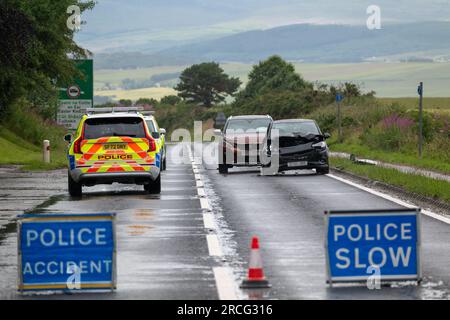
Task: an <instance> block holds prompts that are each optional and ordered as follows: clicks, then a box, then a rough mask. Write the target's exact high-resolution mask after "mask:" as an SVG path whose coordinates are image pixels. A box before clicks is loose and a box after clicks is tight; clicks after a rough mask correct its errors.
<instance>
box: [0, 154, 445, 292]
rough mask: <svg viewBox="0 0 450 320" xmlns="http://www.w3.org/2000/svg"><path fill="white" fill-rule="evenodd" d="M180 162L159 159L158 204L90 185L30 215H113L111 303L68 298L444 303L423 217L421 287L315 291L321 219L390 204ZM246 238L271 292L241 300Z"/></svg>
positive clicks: (308, 175) (312, 180) (2, 233)
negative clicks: (254, 241)
mask: <svg viewBox="0 0 450 320" xmlns="http://www.w3.org/2000/svg"><path fill="white" fill-rule="evenodd" d="M174 148H179V147H175V146H170V148H169V156H170V155H171V154H172V155H173V151H174ZM186 157H187V158H185V160H186V161H185V163H184V164H183V163H175V162H174V161H172V159H171V158H169V162H168V168H167V171H166V172H164V173H163V176H162V193H161V195H160V196H150V195H148V194H145V193H144V192H143V190H142V187H139V186H120V185H113V186H96V187H92V188H86V189H85V190H84V191H86V192H85V196H83V198H82V199H81V200H73V199H71V198H70V197H69V196H68V194H67V193H66V192H63V193H61V192H60V193H59V194H57V195H55V196H53V197H52V198H51V199H50V201H49V200H48V199H47V200H46V201H44V203H43V204H41V205H40V206H38V207H36V208H35V209H34V210H31V212H35V213H39V212H46V213H90V212H116V213H117V230H118V289H117V291H116V293H113V294H109V293H108V294H84V295H82V296H79V295H76V296H75V297H76V298H80V297H82V298H88V299H92V298H94V299H110V298H117V299H218V298H219V297H221V298H224V297H236V298H244V299H246V298H269V299H431V298H437V299H447V298H449V296H450V272H449V267H448V266H450V250H449V249H450V225H448V224H446V223H444V222H440V221H438V220H435V219H432V218H429V217H427V216H423V220H422V232H423V239H422V241H423V274H424V281H423V283H422V285H421V286H416V285H414V284H412V283H409V284H406V285H405V284H397V285H394V286H389V287H382V289H381V290H369V289H367V288H366V287H365V286H360V285H359V286H347V287H342V286H338V287H334V288H329V287H328V286H327V285H326V283H325V257H324V247H323V236H324V218H323V212H324V210H327V209H382V208H398V207H399V205H398V204H396V203H392V202H390V201H387V200H385V199H383V198H380V197H377V196H375V195H373V194H370V193H367V192H365V191H363V190H360V189H358V188H355V187H353V186H350V185H348V184H346V183H343V182H341V181H338V180H336V179H333V178H332V177H330V176H316V175H314V174H312V172H308V171H306V172H300V173H299V174H298V175H295V174H286V175H284V176H276V177H261V176H259V171H255V170H252V169H232V170H230V173H229V174H228V175H221V174H219V173H218V172H217V170H216V166H215V165H214V164H209V165H204V166H202V165H194V166H192V164H191V161H190V159H189V157H188V155H186ZM193 167H194V169H193ZM199 177H201V180H199ZM61 179H64V175H61V176H58V177H56V178H55V179H54V182H53V183H56V184H60V183H61V181H60V180H61ZM203 194H205V195H206V197H203ZM201 199H207V200H208V202H205V200H201ZM205 203H206V204H205ZM208 203H209V205H208ZM208 207H210V208H211V209H212V211H210V210H209V209H208ZM12 209H14V208H8V210H12ZM1 210H2V209H0V211H1ZM252 235H257V236H259V237H260V244H261V253H262V257H263V262H264V267H265V269H264V270H265V273H266V276H267V277H268V280H269V281H270V283H271V284H272V289H270V290H268V291H264V292H258V293H257V295H254V294H253V293H252V296H250V297H249V293H248V292H244V291H240V290H239V289H238V285H239V280H240V279H242V277H243V276H244V275H245V272H246V267H247V263H248V258H249V257H248V255H249V243H250V238H251V236H252ZM15 239H16V230H15V227H14V221H10V223H9V224H6V228H3V229H0V259H1V261H0V299H5V298H20V297H19V296H17V295H16V294H15V285H16V277H17V265H16V261H17V256H16V251H17V247H16V246H17V244H16V240H15ZM216 240H218V241H216ZM72 297H74V296H73V295H72V296H71V295H64V296H59V295H58V296H52V298H72ZM41 298H42V297H41ZM45 298H48V297H45Z"/></svg>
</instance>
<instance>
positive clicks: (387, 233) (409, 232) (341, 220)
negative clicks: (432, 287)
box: [325, 209, 421, 284]
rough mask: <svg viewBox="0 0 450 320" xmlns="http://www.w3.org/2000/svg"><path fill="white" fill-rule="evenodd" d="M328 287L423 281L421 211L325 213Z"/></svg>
mask: <svg viewBox="0 0 450 320" xmlns="http://www.w3.org/2000/svg"><path fill="white" fill-rule="evenodd" d="M325 231H326V235H325V252H326V264H327V280H328V283H330V284H332V283H333V282H352V281H366V280H367V279H368V278H369V277H371V276H372V275H373V274H374V273H375V272H376V271H377V275H379V276H380V278H379V279H380V280H381V281H383V280H391V281H396V280H417V281H420V280H421V268H420V209H393V210H359V211H351V210H349V211H326V212H325Z"/></svg>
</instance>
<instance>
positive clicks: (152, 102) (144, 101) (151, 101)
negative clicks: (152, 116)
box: [136, 98, 158, 106]
mask: <svg viewBox="0 0 450 320" xmlns="http://www.w3.org/2000/svg"><path fill="white" fill-rule="evenodd" d="M136 104H148V105H151V106H156V105H157V104H158V100H156V99H153V98H139V99H138V100H136Z"/></svg>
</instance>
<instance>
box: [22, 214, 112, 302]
mask: <svg viewBox="0 0 450 320" xmlns="http://www.w3.org/2000/svg"><path fill="white" fill-rule="evenodd" d="M17 230H18V232H17V235H18V241H17V243H18V273H19V281H18V291H19V293H22V294H23V293H38V292H42V291H45V292H70V293H74V292H86V291H113V290H115V288H116V236H115V234H116V232H115V214H112V213H98V214H70V215H68V214H67V215H66V214H25V215H21V216H19V219H18V222H17Z"/></svg>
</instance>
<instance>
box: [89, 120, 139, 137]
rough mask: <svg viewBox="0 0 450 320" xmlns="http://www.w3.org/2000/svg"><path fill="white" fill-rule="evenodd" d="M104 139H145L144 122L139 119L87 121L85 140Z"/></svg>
mask: <svg viewBox="0 0 450 320" xmlns="http://www.w3.org/2000/svg"><path fill="white" fill-rule="evenodd" d="M102 137H131V138H145V129H144V124H143V120H142V119H141V118H138V117H116V118H92V119H87V120H86V122H85V124H84V139H98V138H102Z"/></svg>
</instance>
